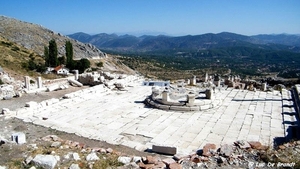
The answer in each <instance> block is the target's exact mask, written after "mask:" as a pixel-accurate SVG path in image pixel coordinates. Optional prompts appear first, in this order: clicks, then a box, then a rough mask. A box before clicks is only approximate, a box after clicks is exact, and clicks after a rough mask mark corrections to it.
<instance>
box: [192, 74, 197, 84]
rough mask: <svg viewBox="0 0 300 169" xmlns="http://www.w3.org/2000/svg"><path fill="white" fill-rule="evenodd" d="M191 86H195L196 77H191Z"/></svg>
mask: <svg viewBox="0 0 300 169" xmlns="http://www.w3.org/2000/svg"><path fill="white" fill-rule="evenodd" d="M191 85H196V76H194V77H193V79H192V81H191Z"/></svg>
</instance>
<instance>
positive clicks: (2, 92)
mask: <svg viewBox="0 0 300 169" xmlns="http://www.w3.org/2000/svg"><path fill="white" fill-rule="evenodd" d="M15 95H16V94H15V91H14V86H12V85H7V84H5V85H1V86H0V99H4V100H9V99H12V98H13V97H14V96H15Z"/></svg>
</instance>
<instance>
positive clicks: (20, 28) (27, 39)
mask: <svg viewBox="0 0 300 169" xmlns="http://www.w3.org/2000/svg"><path fill="white" fill-rule="evenodd" d="M0 36H2V37H5V38H7V39H8V40H9V41H12V42H15V43H17V44H19V45H21V46H23V47H25V48H27V49H30V50H33V51H35V52H36V53H38V54H40V55H43V52H44V46H48V45H49V41H50V40H51V39H55V41H56V43H57V47H58V52H59V55H60V56H64V55H65V46H64V45H65V42H66V41H71V43H72V44H73V50H74V53H75V55H74V59H79V58H95V57H96V58H97V57H103V56H104V53H103V52H102V51H100V50H99V49H98V48H96V47H95V46H94V45H92V44H84V43H82V42H79V41H77V40H74V39H71V38H69V37H67V36H64V35H62V34H60V33H55V32H53V31H51V30H49V29H47V28H44V27H42V26H41V25H37V24H33V23H28V22H24V21H20V20H17V19H14V18H9V17H5V16H0Z"/></svg>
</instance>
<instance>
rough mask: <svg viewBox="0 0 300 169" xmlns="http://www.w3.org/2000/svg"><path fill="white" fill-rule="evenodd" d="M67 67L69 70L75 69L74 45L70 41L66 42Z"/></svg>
mask: <svg viewBox="0 0 300 169" xmlns="http://www.w3.org/2000/svg"><path fill="white" fill-rule="evenodd" d="M66 57H67V61H66V66H67V67H68V68H69V69H74V66H75V65H74V60H73V45H72V43H71V42H70V41H66Z"/></svg>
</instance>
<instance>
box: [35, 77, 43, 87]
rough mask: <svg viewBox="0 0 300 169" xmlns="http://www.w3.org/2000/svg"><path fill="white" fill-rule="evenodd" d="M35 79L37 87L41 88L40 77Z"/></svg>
mask: <svg viewBox="0 0 300 169" xmlns="http://www.w3.org/2000/svg"><path fill="white" fill-rule="evenodd" d="M36 81H37V87H38V89H40V88H42V87H43V81H42V78H41V77H37V79H36Z"/></svg>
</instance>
